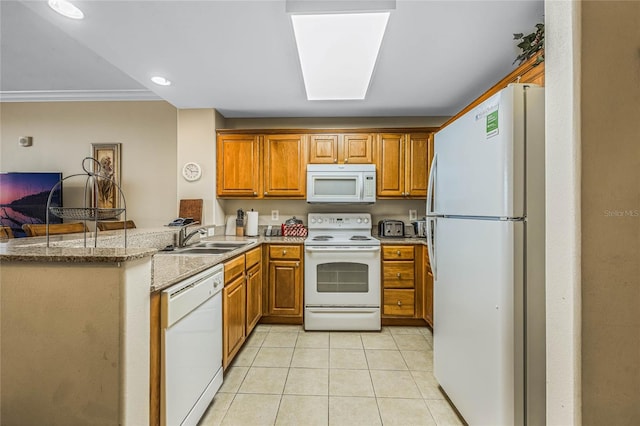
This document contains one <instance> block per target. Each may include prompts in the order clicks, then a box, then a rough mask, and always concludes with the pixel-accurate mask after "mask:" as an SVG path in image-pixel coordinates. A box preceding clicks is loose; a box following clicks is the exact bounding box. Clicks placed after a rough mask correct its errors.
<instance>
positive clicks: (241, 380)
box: [200, 324, 462, 426]
mask: <svg viewBox="0 0 640 426" xmlns="http://www.w3.org/2000/svg"><path fill="white" fill-rule="evenodd" d="M432 341H433V340H432V335H431V331H430V330H429V329H428V328H426V327H424V328H423V327H383V329H382V331H381V332H361V333H359V332H305V331H304V330H303V329H302V327H300V326H286V325H262V324H261V325H258V327H256V329H255V330H254V331H253V333H252V334H251V336H249V339H248V340H247V342H246V343H245V345H244V347H243V348H242V351H241V352H240V353H239V354H238V355H237V356H236V358H235V359H234V361H233V364H232V365H231V367H230V368H229V369H228V370H227V372H226V373H225V376H224V383H223V385H222V388H221V389H220V391H219V392H218V394H217V395H216V397H215V399H214V400H213V402H212V403H211V405H210V406H209V409H208V410H207V412H206V413H205V414H204V416H203V418H202V420H201V421H200V426H212V425H233V426H243V425H247V426H257V425H305V426H306V425H349V426H355V425H367V426H368V425H382V424H384V425H403V426H409V425H438V426H444V425H461V424H462V423H461V421H460V420H459V418H458V417H457V416H456V414H455V412H454V410H453V409H452V408H451V406H450V405H449V403H448V402H447V400H446V399H445V398H444V396H443V395H442V393H441V392H440V390H439V389H438V385H437V382H436V380H435V378H434V377H433V373H432V371H433V362H432V359H433V352H432Z"/></svg>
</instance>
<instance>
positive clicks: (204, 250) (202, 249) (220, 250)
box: [171, 247, 233, 254]
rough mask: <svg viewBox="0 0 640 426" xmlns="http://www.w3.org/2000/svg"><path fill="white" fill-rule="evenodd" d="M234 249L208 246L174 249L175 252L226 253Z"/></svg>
mask: <svg viewBox="0 0 640 426" xmlns="http://www.w3.org/2000/svg"><path fill="white" fill-rule="evenodd" d="M231 250H233V249H232V248H207V247H187V248H183V249H176V250H174V251H172V252H171V253H173V254H225V253H227V252H230V251H231Z"/></svg>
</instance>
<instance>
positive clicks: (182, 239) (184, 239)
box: [178, 222, 207, 247]
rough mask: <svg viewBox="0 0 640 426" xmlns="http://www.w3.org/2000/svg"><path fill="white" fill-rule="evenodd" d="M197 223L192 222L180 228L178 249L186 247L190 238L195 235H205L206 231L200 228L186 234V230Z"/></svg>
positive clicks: (204, 228) (202, 227)
mask: <svg viewBox="0 0 640 426" xmlns="http://www.w3.org/2000/svg"><path fill="white" fill-rule="evenodd" d="M197 224H198V222H193V223H190V224H189V225H185V226H183V227H182V228H180V232H178V247H184V246H186V245H187V241H189V240H190V239H191V237H193V236H194V235H196V234H200V235H206V234H207V231H206V229H207V228H206V227H204V226H201V227H200V228H198V229H195V230H193V231H191V232H189V233H187V228H188V227H189V226H191V225H197Z"/></svg>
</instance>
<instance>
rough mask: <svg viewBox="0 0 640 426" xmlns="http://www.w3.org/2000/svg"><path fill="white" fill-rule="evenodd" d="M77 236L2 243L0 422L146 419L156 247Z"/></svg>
mask: <svg viewBox="0 0 640 426" xmlns="http://www.w3.org/2000/svg"><path fill="white" fill-rule="evenodd" d="M78 235H79V234H75V235H73V236H70V235H66V236H64V237H53V236H52V237H51V240H52V243H51V245H50V247H46V245H45V243H44V242H43V240H44V239H43V238H29V239H16V240H14V241H11V242H8V243H2V244H0V308H1V316H0V321H1V322H0V326H1V332H0V338H1V342H2V343H1V346H0V355H1V369H0V374H1V383H2V389H1V394H0V397H1V399H2V419H1V420H2V423H3V424H89V423H91V424H123V425H126V424H129V425H138V424H148V423H149V409H148V407H149V346H150V345H149V286H150V284H151V282H152V269H153V255H154V253H156V252H157V250H156V249H155V248H126V249H124V248H114V247H113V246H114V245H115V244H114V243H117V240H118V239H119V238H118V237H112V238H111V239H109V237H104V241H103V237H102V236H101V237H100V238H99V240H98V245H99V246H103V247H98V248H93V247H87V248H84V247H83V239H82V237H81V236H80V237H79V236H78ZM151 236H152V237H154V238H156V239H159V240H162V239H163V238H165V239H166V238H168V239H170V240H171V239H172V238H173V237H172V234H166V233H165V234H164V235H163V234H162V233H159V234H153V235H151ZM26 243H30V244H29V245H27V244H26ZM92 244H93V240H92V238H88V241H87V245H92ZM104 245H107V246H108V245H110V246H111V247H104ZM121 246H122V244H120V247H121Z"/></svg>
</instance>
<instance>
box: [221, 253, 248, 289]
mask: <svg viewBox="0 0 640 426" xmlns="http://www.w3.org/2000/svg"><path fill="white" fill-rule="evenodd" d="M242 274H244V256H238V257H236V258H234V259H232V260H230V261H228V262H226V263H225V264H224V282H225V284H228V283H230V282H231V281H233V280H234V279H235V278H236V277H238V276H239V275H242Z"/></svg>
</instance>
